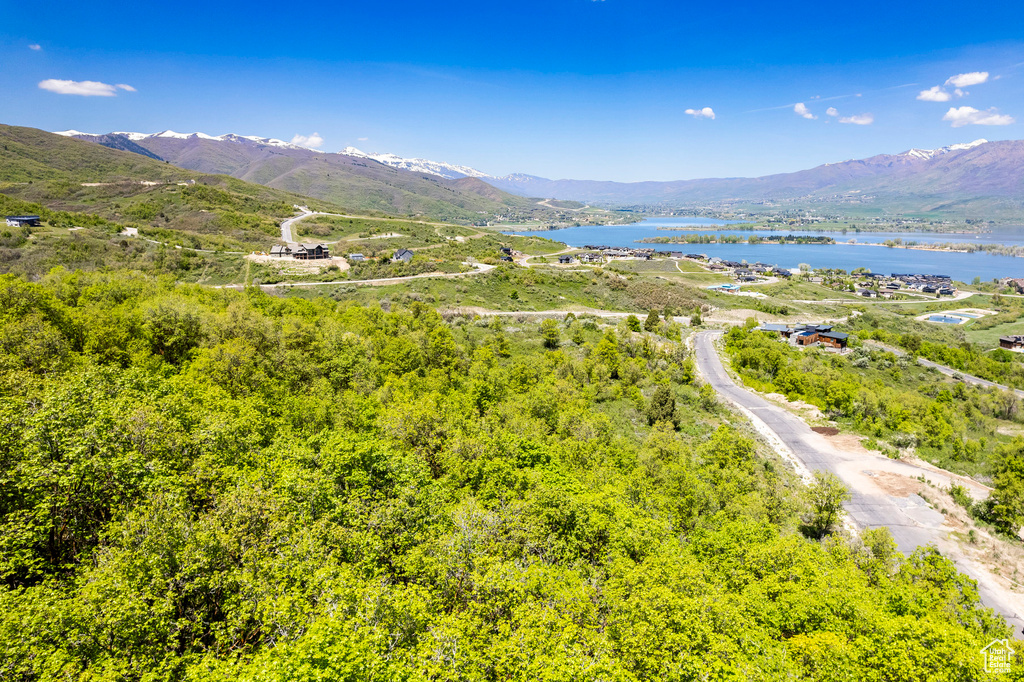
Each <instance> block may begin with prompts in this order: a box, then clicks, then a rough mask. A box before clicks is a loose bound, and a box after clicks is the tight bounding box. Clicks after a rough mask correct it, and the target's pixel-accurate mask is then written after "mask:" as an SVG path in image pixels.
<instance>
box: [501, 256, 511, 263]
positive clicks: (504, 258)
mask: <svg viewBox="0 0 1024 682" xmlns="http://www.w3.org/2000/svg"><path fill="white" fill-rule="evenodd" d="M498 260H500V261H501V262H503V263H511V262H512V256H499V257H498Z"/></svg>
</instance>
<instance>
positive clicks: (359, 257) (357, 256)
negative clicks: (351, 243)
mask: <svg viewBox="0 0 1024 682" xmlns="http://www.w3.org/2000/svg"><path fill="white" fill-rule="evenodd" d="M348 259H349V260H350V261H352V262H353V263H362V262H363V261H364V260H366V256H364V255H363V254H361V253H350V254H348Z"/></svg>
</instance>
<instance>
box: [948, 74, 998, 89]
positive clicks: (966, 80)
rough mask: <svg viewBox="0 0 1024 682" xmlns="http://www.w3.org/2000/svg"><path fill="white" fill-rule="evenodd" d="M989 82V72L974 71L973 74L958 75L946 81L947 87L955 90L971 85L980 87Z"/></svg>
mask: <svg viewBox="0 0 1024 682" xmlns="http://www.w3.org/2000/svg"><path fill="white" fill-rule="evenodd" d="M987 80H988V71H972V72H971V73H958V74H957V75H955V76H950V77H949V78H947V79H946V85H952V86H953V87H954V88H966V87H968V86H970V85H980V84H982V83H984V82H985V81H987Z"/></svg>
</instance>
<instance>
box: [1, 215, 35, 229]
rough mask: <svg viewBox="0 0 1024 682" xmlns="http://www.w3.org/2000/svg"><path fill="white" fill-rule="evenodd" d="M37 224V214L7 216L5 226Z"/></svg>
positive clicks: (31, 225) (30, 225) (33, 225)
mask: <svg viewBox="0 0 1024 682" xmlns="http://www.w3.org/2000/svg"><path fill="white" fill-rule="evenodd" d="M39 225H40V222H39V216H37V215H9V216H7V227H39Z"/></svg>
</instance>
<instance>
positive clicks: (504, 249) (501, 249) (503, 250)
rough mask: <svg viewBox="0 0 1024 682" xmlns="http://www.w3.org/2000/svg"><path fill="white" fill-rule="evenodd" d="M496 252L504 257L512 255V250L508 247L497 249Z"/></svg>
mask: <svg viewBox="0 0 1024 682" xmlns="http://www.w3.org/2000/svg"><path fill="white" fill-rule="evenodd" d="M498 251H501V252H502V253H503V254H505V255H506V256H511V255H512V249H511V248H510V247H508V246H503V247H501V248H500V249H498Z"/></svg>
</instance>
